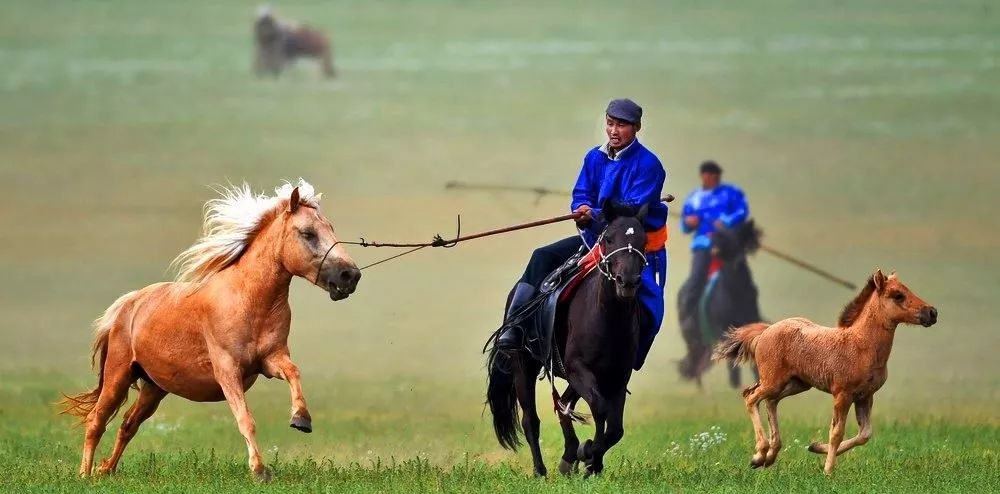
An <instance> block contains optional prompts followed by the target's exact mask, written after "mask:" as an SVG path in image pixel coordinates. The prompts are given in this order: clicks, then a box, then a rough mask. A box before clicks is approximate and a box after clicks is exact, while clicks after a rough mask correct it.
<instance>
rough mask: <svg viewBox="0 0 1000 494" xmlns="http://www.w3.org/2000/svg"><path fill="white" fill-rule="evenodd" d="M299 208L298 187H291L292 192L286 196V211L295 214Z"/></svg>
mask: <svg viewBox="0 0 1000 494" xmlns="http://www.w3.org/2000/svg"><path fill="white" fill-rule="evenodd" d="M298 210H299V188H298V187H296V188H294V189H292V194H291V195H290V196H288V212H289V213H292V214H295V212H296V211H298Z"/></svg>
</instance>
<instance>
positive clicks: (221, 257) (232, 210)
mask: <svg viewBox="0 0 1000 494" xmlns="http://www.w3.org/2000/svg"><path fill="white" fill-rule="evenodd" d="M295 187H298V188H299V204H302V205H306V206H310V207H314V208H318V207H319V200H320V197H321V196H322V194H317V193H316V191H315V189H314V188H313V186H312V185H310V184H309V183H308V182H306V181H305V180H303V179H301V178H300V179H299V180H298V182H297V183H296V184H294V185H293V184H292V183H291V182H285V183H283V184H282V185H279V186H278V187H275V189H274V196H268V195H266V194H264V193H259V194H258V193H255V192H253V190H252V189H251V188H250V185H249V184H247V183H246V182H243V184H241V185H232V184H230V185H229V186H228V187H223V186H218V187H216V188H215V191H216V192H218V193H219V195H220V196H221V197H218V198H216V199H212V200H210V201H208V202H206V203H205V219H204V226H203V227H202V228H203V230H202V236H201V238H199V239H198V240H197V241H196V242H195V243H194V245H192V246H191V247H188V248H187V249H186V250H185V251H184V252H181V253H180V254H179V255H178V256H177V257H176V258H175V259H174V260H173V262H171V263H170V266H171V267H172V268H175V269H176V270H177V277H176V280H177V281H186V282H193V283H200V282H202V281H205V279H207V278H208V277H209V276H211V275H212V274H214V273H217V272H219V271H222V270H223V269H225V268H226V267H228V266H229V265H231V264H232V263H234V262H236V260H237V259H239V258H240V255H242V254H243V252H244V251H246V248H247V246H249V245H250V242H252V241H253V239H254V237H256V236H257V233H259V232H260V230H261V228H262V227H263V226H264V225H266V224H267V222H268V220H270V219H271V218H273V217H274V214H275V213H277V212H278V209H279V207H281V206H284V205H285V203H286V202H287V201H288V199H289V198H290V197H291V194H292V189H294V188H295Z"/></svg>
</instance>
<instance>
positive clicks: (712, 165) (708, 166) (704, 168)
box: [698, 160, 722, 175]
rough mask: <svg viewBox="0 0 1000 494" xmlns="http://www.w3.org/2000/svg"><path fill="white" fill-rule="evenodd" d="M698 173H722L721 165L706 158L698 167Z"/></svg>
mask: <svg viewBox="0 0 1000 494" xmlns="http://www.w3.org/2000/svg"><path fill="white" fill-rule="evenodd" d="M698 173H714V174H716V175H722V167H721V166H719V164H718V163H716V162H714V161H712V160H708V161H705V162H704V163H702V164H701V166H700V167H698Z"/></svg>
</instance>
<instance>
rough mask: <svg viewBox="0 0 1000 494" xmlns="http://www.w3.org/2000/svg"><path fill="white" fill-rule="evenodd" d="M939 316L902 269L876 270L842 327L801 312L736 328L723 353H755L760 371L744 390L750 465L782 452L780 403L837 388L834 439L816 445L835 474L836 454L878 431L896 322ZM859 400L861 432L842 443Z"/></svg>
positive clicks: (747, 356) (739, 356) (742, 357)
mask: <svg viewBox="0 0 1000 494" xmlns="http://www.w3.org/2000/svg"><path fill="white" fill-rule="evenodd" d="M937 315H938V313H937V309H935V308H934V307H932V306H930V305H927V302H924V301H923V300H921V299H920V297H918V296H916V294H914V293H913V292H911V291H910V289H909V288H907V287H906V285H904V284H903V283H902V282H900V281H899V279H897V278H896V274H895V273H893V274H892V275H890V276H889V277H888V278H887V277H886V276H885V275H884V274H882V271H875V274H874V275H872V277H871V278H870V279H869V280H868V284H867V285H866V286H865V287H864V288H863V289H862V290H861V293H859V294H858V296H857V297H856V298H855V299H854V300H853V301H851V303H849V304H847V306H846V307H844V311H843V313H841V314H840V320H839V322H838V323H837V324H838V327H836V328H826V327H823V326H820V325H818V324H816V323H814V322H812V321H809V320H807V319H803V318H801V317H795V318H791V319H785V320H784V321H778V322H776V323H774V324H772V325H770V326H768V325H767V324H763V323H758V324H750V325H747V326H743V327H742V328H739V329H735V330H733V331H731V332H730V333H729V334H728V335H727V336H726V338H725V339H724V340H723V341H722V342H721V343H719V346H718V347H717V349H716V354H715V355H716V358H719V359H721V358H727V359H732V360H734V361H743V362H745V361H748V360H751V359H752V360H753V361H754V362H756V364H757V368H758V369H759V371H760V381H759V382H757V383H756V384H754V385H753V386H750V387H749V388H747V389H746V390H744V391H743V398H744V401H745V402H746V407H747V412H749V414H750V421H751V422H753V430H754V435H755V436H756V446H755V452H754V455H753V458H752V459H751V460H750V466H752V467H754V468H757V467H761V466H764V467H767V466H770V465H771V464H773V463H774V461H775V460H776V459H777V457H778V451H780V450H781V434H779V432H778V402H779V401H780V400H781V399H782V398H785V397H786V396H791V395H794V394H798V393H801V392H803V391H806V390H808V389H809V388H816V389H820V390H823V391H826V392H827V393H830V394H832V395H833V422H832V425H831V427H830V442H829V443H826V444H821V443H812V444H811V445H810V446H809V451H812V452H813V453H819V454H825V455H826V465H825V467H824V468H823V471H824V472H826V474H827V475H829V474H830V473H832V472H833V466H834V464H836V462H837V455H839V454H842V453H844V452H846V451H847V450H849V449H851V448H853V447H855V446H860V445H862V444H865V443H867V442H868V439H870V438H871V435H872V426H871V412H872V403H873V402H874V398H873V396H874V394H875V392H876V391H878V390H879V388H881V387H882V385H883V384H885V380H886V377H887V376H888V373H887V370H886V362H888V360H889V352H890V351H891V350H892V340H893V337H894V336H895V335H896V326H898V325H899V324H900V323H907V324H920V325H922V326H924V327H930V326H932V325H933V324H934V323H936V322H937ZM761 400H764V401H765V402H766V403H767V415H768V423H769V425H770V427H771V436H770V438H769V439H768V438H765V437H764V427H763V426H762V425H761V423H760V415H759V410H758V403H759V402H760V401H761ZM852 403H853V404H854V414H855V415H856V416H857V419H858V426H859V427H860V431H859V432H858V435H857V436H856V437H853V438H851V439H848V440H847V441H844V442H841V441H842V440H843V439H844V423H845V422H846V420H847V412H848V411H850V409H851V404H852Z"/></svg>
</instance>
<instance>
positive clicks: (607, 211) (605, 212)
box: [601, 198, 618, 223]
mask: <svg viewBox="0 0 1000 494" xmlns="http://www.w3.org/2000/svg"><path fill="white" fill-rule="evenodd" d="M617 216H618V208H617V207H616V206H615V203H614V201H612V200H611V199H610V198H608V199H605V200H604V202H602V203H601V219H603V220H604V222H605V223H611V222H612V221H613V220H614V219H615V218H616V217H617Z"/></svg>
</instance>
